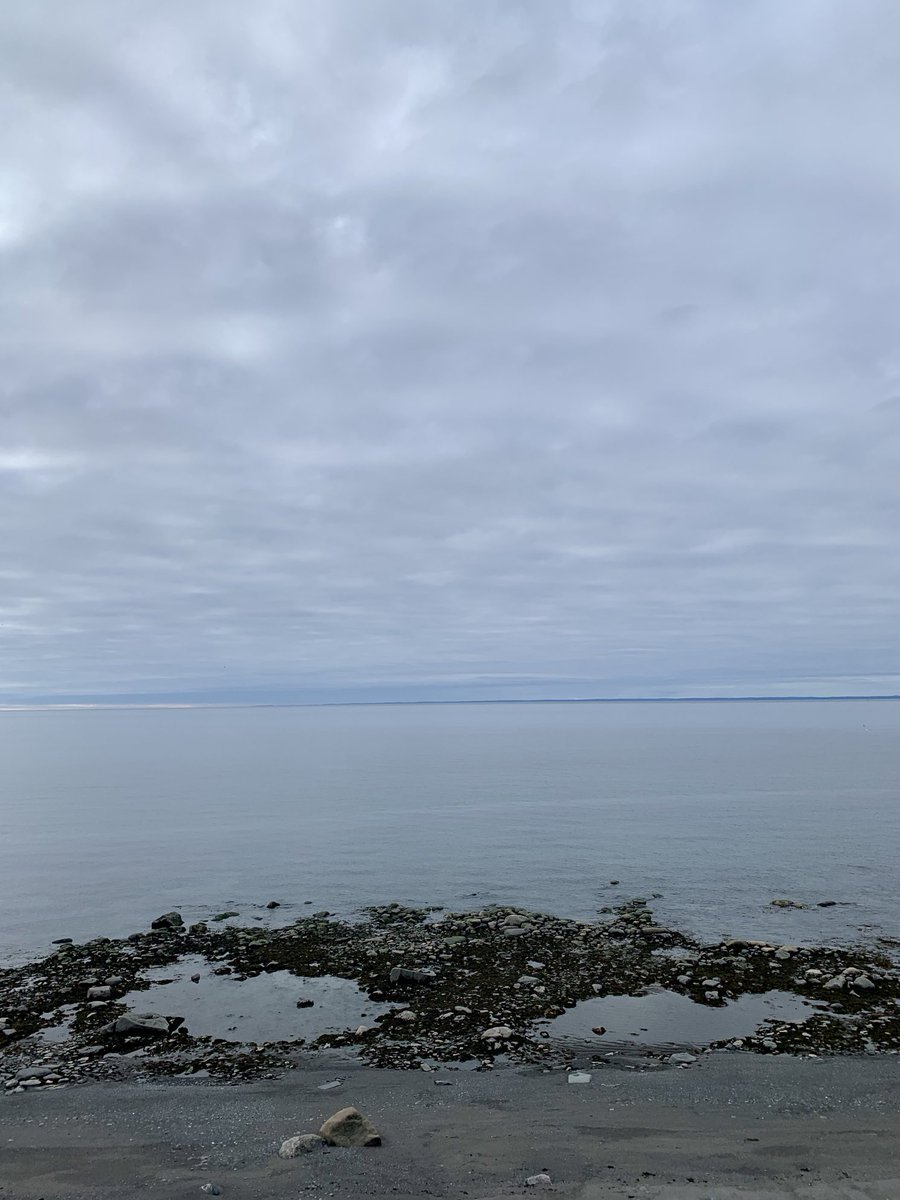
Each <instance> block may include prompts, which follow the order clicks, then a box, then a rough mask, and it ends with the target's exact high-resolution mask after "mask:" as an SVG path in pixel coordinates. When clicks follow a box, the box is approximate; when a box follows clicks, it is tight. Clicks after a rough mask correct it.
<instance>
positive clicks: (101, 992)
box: [87, 987, 112, 1000]
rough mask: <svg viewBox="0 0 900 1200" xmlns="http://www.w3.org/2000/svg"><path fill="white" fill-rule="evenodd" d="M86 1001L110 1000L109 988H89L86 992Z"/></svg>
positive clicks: (110, 989)
mask: <svg viewBox="0 0 900 1200" xmlns="http://www.w3.org/2000/svg"><path fill="white" fill-rule="evenodd" d="M87 998H88V1000H112V988H111V987H89V988H88V990H87Z"/></svg>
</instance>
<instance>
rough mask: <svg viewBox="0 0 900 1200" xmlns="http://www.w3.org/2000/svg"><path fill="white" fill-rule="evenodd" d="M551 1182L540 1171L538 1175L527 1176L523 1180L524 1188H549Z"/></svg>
mask: <svg viewBox="0 0 900 1200" xmlns="http://www.w3.org/2000/svg"><path fill="white" fill-rule="evenodd" d="M552 1183H553V1180H552V1179H551V1178H550V1176H549V1175H548V1174H547V1172H546V1171H541V1173H540V1174H539V1175H529V1176H528V1178H527V1179H526V1180H525V1186H526V1187H549V1186H550V1185H551V1184H552Z"/></svg>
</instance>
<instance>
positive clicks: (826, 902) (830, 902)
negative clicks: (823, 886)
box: [817, 900, 837, 908]
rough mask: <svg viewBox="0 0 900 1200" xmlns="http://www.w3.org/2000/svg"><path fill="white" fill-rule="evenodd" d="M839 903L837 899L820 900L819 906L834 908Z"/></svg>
mask: <svg viewBox="0 0 900 1200" xmlns="http://www.w3.org/2000/svg"><path fill="white" fill-rule="evenodd" d="M836 905H837V900H820V901H819V903H818V905H817V907H818V908H834V907H835V906H836Z"/></svg>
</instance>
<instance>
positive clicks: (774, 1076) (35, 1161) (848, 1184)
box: [0, 1054, 900, 1200]
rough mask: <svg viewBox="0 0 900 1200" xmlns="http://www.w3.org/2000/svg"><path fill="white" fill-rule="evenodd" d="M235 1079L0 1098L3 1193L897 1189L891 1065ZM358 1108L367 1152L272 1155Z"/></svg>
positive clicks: (899, 1150)
mask: <svg viewBox="0 0 900 1200" xmlns="http://www.w3.org/2000/svg"><path fill="white" fill-rule="evenodd" d="M341 1075H342V1078H343V1083H342V1084H341V1086H340V1087H339V1088H337V1089H334V1090H332V1091H327V1092H322V1091H320V1090H319V1085H320V1084H321V1083H323V1082H325V1081H327V1080H329V1079H332V1078H334V1077H335V1073H334V1067H333V1065H332V1066H331V1067H330V1068H325V1067H323V1068H321V1069H309V1070H301V1071H291V1072H288V1073H287V1074H285V1075H283V1076H282V1077H281V1078H279V1079H275V1080H257V1081H254V1082H248V1083H241V1084H238V1085H235V1086H225V1085H222V1084H218V1083H214V1082H210V1081H206V1082H202V1083H201V1082H197V1081H189V1080H177V1081H176V1080H173V1081H166V1082H148V1081H142V1082H140V1083H108V1084H97V1083H90V1084H84V1085H80V1086H76V1087H70V1088H66V1089H62V1090H56V1091H39V1092H38V1093H36V1094H25V1095H17V1096H15V1097H9V1098H8V1099H7V1100H6V1101H5V1102H4V1103H3V1104H2V1108H0V1197H2V1200H38V1198H39V1197H43V1198H44V1200H113V1198H115V1200H132V1198H134V1200H136V1198H138V1197H147V1196H154V1197H165V1198H167V1200H169V1198H171V1200H179V1198H181V1197H196V1196H200V1195H202V1194H203V1193H202V1192H201V1186H202V1185H203V1184H204V1183H207V1182H214V1183H215V1184H216V1185H218V1187H220V1188H221V1194H222V1196H223V1197H224V1198H225V1200H251V1198H252V1200H267V1198H272V1200H275V1198H276V1197H277V1198H281V1197H291V1198H296V1197H300V1196H310V1197H312V1196H316V1197H319V1196H323V1197H324V1196H335V1197H351V1196H360V1195H368V1196H371V1197H382V1196H384V1197H388V1196H390V1197H393V1198H407V1200H411V1198H413V1197H426V1196H437V1197H443V1196H447V1197H450V1196H453V1197H457V1196H470V1197H473V1198H475V1200H485V1198H487V1197H505V1196H513V1195H521V1194H523V1193H528V1194H532V1193H533V1192H534V1190H535V1189H533V1188H526V1187H525V1186H524V1181H525V1179H526V1178H527V1177H528V1176H529V1175H532V1174H535V1173H537V1172H540V1171H547V1172H548V1173H549V1174H550V1176H551V1177H552V1179H553V1187H554V1191H555V1192H557V1193H558V1194H561V1195H565V1196H570V1197H577V1198H579V1200H592V1198H594V1197H597V1198H600V1197H633V1198H636V1200H656V1198H660V1200H663V1198H665V1200H738V1198H740V1200H748V1198H750V1197H753V1198H755V1200H784V1198H787V1197H792V1198H793V1197H797V1198H800V1197H804V1198H806V1200H897V1197H900V1115H898V1113H900V1060H898V1058H897V1057H896V1056H893V1055H889V1056H879V1057H869V1058H859V1057H840V1058H822V1059H798V1058H789V1057H782V1056H771V1057H760V1056H755V1055H734V1054H711V1055H708V1056H705V1057H703V1058H702V1059H701V1060H700V1061H699V1062H698V1063H697V1064H695V1065H693V1066H690V1067H688V1068H682V1069H676V1068H669V1069H666V1070H659V1071H651V1072H646V1073H644V1072H630V1071H627V1070H615V1069H612V1068H600V1069H597V1070H594V1071H593V1073H592V1079H591V1082H590V1083H589V1084H586V1085H573V1084H570V1083H569V1082H568V1080H567V1075H566V1073H565V1071H552V1072H549V1073H542V1072H541V1071H540V1070H538V1069H537V1068H523V1069H511V1068H510V1069H499V1070H494V1071H486V1072H478V1073H474V1072H457V1073H452V1074H443V1073H441V1072H438V1073H437V1078H451V1079H452V1083H451V1085H450V1086H447V1087H440V1086H436V1085H435V1082H434V1079H435V1076H434V1075H432V1074H429V1073H426V1072H422V1071H393V1070H374V1071H373V1070H371V1069H367V1068H365V1067H362V1066H345V1067H344V1068H342V1071H341ZM349 1104H353V1105H356V1106H358V1107H359V1108H360V1109H361V1110H362V1111H363V1112H365V1113H366V1114H367V1115H368V1116H370V1117H371V1119H372V1120H373V1121H374V1122H375V1123H376V1125H377V1126H378V1128H379V1130H380V1132H381V1134H382V1137H383V1141H384V1144H383V1145H382V1146H381V1147H380V1148H377V1149H359V1150H337V1149H328V1150H322V1151H318V1152H316V1153H314V1154H312V1155H308V1156H304V1157H302V1158H298V1159H294V1160H289V1161H284V1160H281V1159H279V1158H278V1157H277V1149H278V1146H279V1145H280V1143H281V1141H282V1140H283V1139H284V1138H287V1137H289V1136H291V1135H293V1134H295V1133H300V1132H307V1131H315V1130H317V1129H318V1127H319V1125H320V1124H321V1122H322V1121H323V1119H324V1118H325V1117H327V1116H328V1115H330V1114H331V1113H332V1112H334V1111H335V1110H336V1109H338V1108H341V1107H343V1106H345V1105H349Z"/></svg>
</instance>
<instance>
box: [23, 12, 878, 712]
mask: <svg viewBox="0 0 900 1200" xmlns="http://www.w3.org/2000/svg"><path fill="white" fill-rule="evenodd" d="M898 35H900V12H898V10H897V8H896V6H895V5H894V4H893V3H892V2H891V0H883V2H879V0H864V2H863V3H860V4H858V5H853V6H849V5H846V4H845V3H843V2H842V0H825V2H822V0H819V2H817V3H806V2H800V0H798V2H797V3H795V4H790V5H785V4H784V3H783V2H781V0H777V2H776V0H755V2H753V3H748V4H744V5H740V6H733V5H723V4H720V3H718V0H696V2H695V0H683V2H681V3H676V4H672V5H666V6H659V5H656V4H642V3H631V2H629V3H625V2H624V0H609V2H607V3H593V2H592V3H578V2H575V0H572V2H566V3H560V4H553V5H548V4H544V3H522V2H521V0H516V2H513V0H509V2H508V3H507V2H503V0H497V2H496V3H491V4H482V3H479V4H475V3H468V0H466V2H464V3H461V4H451V5H448V4H445V3H431V2H428V0H423V2H420V3H415V4H412V3H407V2H403V3H401V2H400V0H397V2H394V0H378V2H377V3H373V4H368V5H364V6H360V5H358V4H356V3H351V2H350V0H328V3H325V0H304V2H303V3H295V2H293V0H290V2H289V0H261V2H260V3H257V4H256V5H254V6H252V8H248V7H247V6H246V5H244V4H240V3H237V0H234V2H232V0H216V2H215V3H212V2H205V0H197V2H196V3H194V4H192V5H190V6H188V7H187V8H185V6H181V5H176V4H175V3H174V2H162V3H160V2H158V0H157V2H155V3H153V4H150V3H143V2H136V3H133V4H129V5H127V6H124V5H118V4H113V3H112V2H111V0H83V2H82V3H81V4H79V5H77V6H60V5H57V4H52V3H49V0H46V2H45V0H34V2H33V3H31V4H29V5H20V6H7V8H6V9H5V10H4V11H3V12H2V13H0V66H2V70H0V79H2V80H3V82H2V83H0V99H2V101H3V103H4V108H5V109H6V111H7V113H8V119H7V120H6V121H5V123H4V127H3V130H2V132H0V141H2V143H3V145H2V149H3V153H2V157H0V161H2V162H3V163H4V165H5V168H6V169H5V171H4V172H3V174H2V177H0V267H2V270H0V347H2V352H3V358H4V364H5V366H4V376H3V379H2V382H0V649H2V660H0V662H2V666H0V698H5V699H6V700H7V701H9V702H28V701H29V700H31V699H43V698H48V697H59V698H63V699H64V698H66V697H76V696H77V697H85V696H102V697H113V696H129V697H131V696H137V695H154V696H173V695H188V696H193V697H204V698H222V699H225V698H229V697H238V698H246V697H252V698H260V699H264V698H340V697H353V696H365V697H376V698H377V697H415V696H426V697H429V698H434V697H436V696H443V695H446V696H448V697H459V696H469V695H471V696H475V697H492V696H503V695H510V696H530V695H539V694H546V695H593V694H636V693H650V694H672V693H692V692H694V693H699V694H709V693H711V692H718V691H721V692H725V693H729V694H732V693H735V692H741V691H752V692H761V691H774V692H784V691H790V690H800V691H808V692H832V691H838V692H853V691H862V692H892V691H898V690H900V662H898V654H897V649H898V643H897V636H896V626H897V615H898V613H897V608H898V605H897V596H898V589H900V565H898V564H900V555H898V550H900V545H898V542H900V535H898V529H900V520H898V516H900V514H898V507H900V505H898V488H897V478H898V460H900V401H898V396H900V357H898V354H897V351H896V341H895V329H894V324H895V316H896V312H897V311H898V308H900V274H898V271H897V266H896V264H897V263H898V262H900V227H898V224H897V221H896V212H897V210H898V202H900V160H898V158H897V156H896V154H895V153H894V152H893V145H892V139H893V134H892V130H893V126H894V124H896V118H897V117H898V116H900V82H898V80H900V73H898V71H897V66H898V65H900V64H898V63H897V61H896V60H897V51H896V46H897V45H900V40H898Z"/></svg>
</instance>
